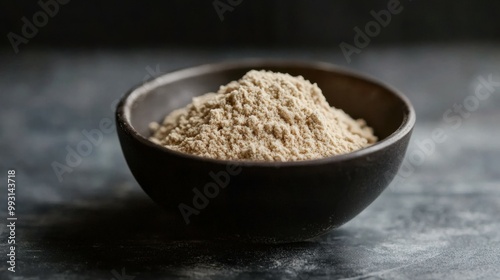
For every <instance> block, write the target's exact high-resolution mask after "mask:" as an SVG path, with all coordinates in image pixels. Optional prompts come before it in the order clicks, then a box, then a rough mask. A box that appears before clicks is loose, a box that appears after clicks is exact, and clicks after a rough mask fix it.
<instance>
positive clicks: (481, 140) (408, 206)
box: [0, 45, 500, 279]
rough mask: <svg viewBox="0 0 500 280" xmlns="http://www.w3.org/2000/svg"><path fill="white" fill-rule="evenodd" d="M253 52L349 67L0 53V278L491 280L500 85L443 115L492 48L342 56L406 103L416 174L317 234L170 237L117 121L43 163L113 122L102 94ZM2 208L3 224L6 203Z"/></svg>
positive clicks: (497, 235) (492, 55)
mask: <svg viewBox="0 0 500 280" xmlns="http://www.w3.org/2000/svg"><path fill="white" fill-rule="evenodd" d="M248 56H252V57H288V58H295V59H313V60H322V61H327V62H332V63H338V64H341V65H346V62H345V59H344V58H343V57H342V56H341V55H339V54H338V51H337V50H295V51H265V50H257V51H249V50H248V51H238V52H235V51H231V52H224V51H217V52H208V51H195V50H187V51H186V50H163V51H159V50H142V51H141V50H137V51H93V52H91V51H88V52H84V51H79V52H74V51H68V50H65V51H64V50H61V51H26V52H21V53H20V54H19V55H17V56H13V55H12V54H10V52H4V53H0V61H1V64H0V88H1V96H2V100H1V102H0V147H1V149H0V158H1V159H2V160H1V162H0V172H1V173H0V178H2V179H1V180H2V181H3V182H5V178H6V171H7V169H9V168H15V169H16V170H17V179H18V182H17V183H18V187H17V202H18V209H17V211H18V212H17V213H18V218H19V220H18V228H17V240H18V249H17V250H18V252H17V253H18V263H17V267H16V268H17V272H16V273H15V274H14V273H10V272H8V271H6V265H5V264H6V263H5V259H6V256H5V254H6V249H7V244H6V242H5V240H6V237H7V234H8V233H7V231H6V230H3V231H0V233H1V240H2V242H1V245H0V247H1V248H2V254H1V256H2V257H0V259H1V260H2V262H1V263H2V264H1V266H0V278H2V279H119V277H118V278H117V277H116V275H120V274H122V269H125V273H126V274H127V275H133V276H135V279H157V278H160V277H162V279H163V278H168V277H172V278H173V277H195V278H205V279H206V278H234V277H237V278H239V279H250V278H268V279H274V278H277V279H288V278H290V279H292V278H298V279H331V278H348V279H401V278H408V279H415V278H419V279H443V278H449V279H475V278H481V279H498V278H499V277H500V266H499V265H498V264H499V263H500V215H499V213H500V170H499V169H500V142H499V141H498V139H500V129H499V121H500V111H498V108H499V106H500V87H496V88H495V91H494V92H493V93H492V94H491V96H490V97H489V98H488V99H486V100H483V101H480V102H479V105H478V107H477V109H476V110H474V111H471V112H467V113H470V115H467V117H463V118H461V123H460V124H459V125H458V121H457V120H456V121H455V122H447V121H446V120H445V119H443V114H444V113H445V112H446V111H447V110H448V109H453V105H454V104H455V103H458V104H460V103H462V102H463V101H464V100H465V99H466V98H467V96H469V95H472V94H474V90H475V89H476V87H477V83H478V82H477V81H478V76H482V77H485V78H487V77H488V76H489V75H490V74H491V75H493V79H494V80H495V81H500V68H499V65H500V51H499V49H498V46H494V45H491V46H479V45H461V46H446V45H443V46H418V47H411V46H410V47H401V48H398V47H391V48H367V49H366V50H364V51H363V53H361V54H360V55H357V56H356V57H353V62H352V63H351V64H350V65H348V66H349V67H350V68H353V69H356V70H360V71H362V72H365V73H368V74H371V75H372V76H374V77H377V78H380V79H382V80H384V81H386V82H388V83H390V84H392V85H394V86H395V87H397V88H399V89H400V90H402V91H403V92H404V93H406V94H407V96H408V97H409V98H410V99H411V100H412V102H413V103H414V105H415V108H416V110H417V119H418V120H417V126H416V129H415V133H414V137H413V143H412V145H411V147H410V149H409V153H408V155H409V156H411V155H414V157H415V158H414V160H413V162H411V161H408V163H409V165H408V166H410V167H412V168H413V170H411V169H405V170H404V171H405V172H403V173H400V175H401V176H400V178H399V179H398V180H397V181H396V182H394V183H393V184H392V185H391V186H390V187H389V188H388V189H387V190H386V191H385V192H384V193H383V194H382V195H381V196H380V197H379V198H378V199H377V200H376V201H375V202H374V203H373V204H372V205H371V206H370V207H369V208H367V209H366V210H365V211H364V212H363V213H361V214H360V215H359V216H358V217H356V218H355V219H353V220H352V221H350V222H349V223H347V224H346V225H344V226H342V227H341V228H339V229H337V230H334V231H332V232H330V233H329V234H327V235H326V236H323V237H320V238H317V239H315V240H311V241H307V242H303V243H298V244H289V245H279V246H278V245H276V246H264V245H237V244H228V243H223V242H202V241H199V242H187V241H181V240H178V239H179V237H180V236H179V234H181V232H174V231H172V230H171V229H169V228H168V223H167V221H168V220H169V217H168V216H166V215H165V214H164V213H163V212H162V211H161V209H159V208H158V207H157V206H155V205H154V204H153V203H152V202H151V201H150V200H149V198H147V197H146V195H145V194H144V193H143V192H142V190H141V189H140V187H139V186H138V185H137V183H136V182H135V181H134V179H133V177H132V175H131V174H130V172H129V170H128V168H127V166H126V164H125V162H124V159H123V156H122V154H121V151H120V147H119V145H118V140H117V137H116V135H115V133H114V132H112V133H108V134H106V135H105V136H104V140H103V141H102V143H100V144H99V145H97V146H95V147H93V149H92V152H91V154H90V155H89V156H88V157H86V158H84V159H83V161H82V162H81V164H79V165H78V166H77V167H75V168H74V170H73V172H71V173H67V174H64V175H63V180H62V182H60V181H59V180H58V178H57V176H56V175H55V173H54V171H53V170H52V167H51V163H52V162H54V161H58V162H60V163H64V162H65V156H66V154H67V151H66V147H67V146H68V145H69V147H73V148H74V147H76V146H77V145H78V143H79V142H80V141H81V140H82V139H84V136H83V135H82V134H81V131H82V130H83V129H85V130H91V129H95V128H99V122H100V121H101V120H102V119H104V118H110V119H112V118H113V113H112V110H111V106H112V103H113V100H115V99H116V98H118V97H120V96H121V95H122V94H123V93H124V92H125V91H126V90H128V89H129V88H130V87H131V86H132V85H134V84H137V83H140V82H141V81H142V80H143V79H146V78H148V77H149V76H151V75H156V74H159V72H168V71H171V70H174V69H177V68H180V67H185V66H190V65H195V64H200V63H204V62H213V61H221V60H225V59H234V58H238V57H248ZM346 66H347V65H346ZM495 77H496V78H495ZM453 115H454V116H457V114H455V113H453ZM453 125H454V126H453ZM437 128H441V129H443V130H444V133H445V134H446V136H447V138H446V141H445V142H444V143H440V144H437V145H436V149H435V151H434V152H432V153H429V155H425V157H424V160H423V162H420V161H418V158H417V157H418V156H415V155H417V153H419V152H418V151H419V147H418V145H417V142H418V141H422V140H424V139H429V137H430V136H431V135H432V132H433V131H435V130H436V129H437ZM408 170H410V171H408ZM2 186H3V185H2ZM5 194H6V190H5V189H4V190H2V191H1V197H2V200H1V201H3V203H4V205H5V199H4V197H5V196H4V195H5ZM0 214H1V217H2V219H1V220H0V223H1V224H5V222H6V220H5V218H4V217H5V216H6V206H1V207H0ZM3 227H5V226H3ZM174 240H177V241H174ZM113 271H114V272H115V273H114V272H113ZM116 273H118V274H116ZM15 277H19V278H15ZM37 277H39V278H37Z"/></svg>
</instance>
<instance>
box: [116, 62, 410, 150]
mask: <svg viewBox="0 0 500 280" xmlns="http://www.w3.org/2000/svg"><path fill="white" fill-rule="evenodd" d="M252 69H257V70H261V69H264V70H271V71H277V72H283V73H289V74H291V75H293V76H298V75H301V76H303V77H304V78H305V79H307V80H309V81H311V82H312V83H317V84H318V86H319V87H320V88H321V89H322V91H323V94H324V95H325V97H326V99H327V101H328V102H329V103H330V105H331V106H335V107H337V108H340V109H342V110H344V111H345V112H347V113H348V114H349V115H351V116H352V117H353V118H363V119H365V120H366V121H367V123H368V125H369V126H371V127H372V128H373V129H374V131H375V135H376V136H377V137H378V138H379V141H380V140H383V139H385V138H387V137H388V136H390V135H391V134H392V133H394V132H395V131H396V130H398V128H400V127H401V126H402V125H403V124H404V122H405V119H406V118H408V116H409V111H410V108H409V105H408V104H407V103H406V101H405V99H404V97H402V96H398V95H397V94H396V93H395V92H394V91H393V90H392V89H390V88H388V87H386V86H384V85H382V84H380V83H378V82H375V81H372V80H371V79H367V78H366V77H363V76H359V75H357V74H353V73H350V72H347V71H344V70H340V69H337V68H335V67H332V66H325V65H324V64H321V63H317V64H314V63H271V62H247V63H238V64H219V65H205V66H199V67H195V68H189V69H186V70H181V71H177V72H173V73H170V74H167V75H164V76H162V77H160V78H157V79H155V80H152V81H150V82H148V83H146V84H144V85H143V86H141V87H139V88H138V89H136V90H134V91H133V92H132V93H131V95H130V96H129V97H128V98H127V100H126V103H127V104H125V105H126V106H125V108H126V109H125V112H124V113H125V118H126V119H128V121H129V122H130V124H131V126H132V127H133V128H134V129H135V130H136V131H137V132H138V133H139V135H141V136H143V137H145V138H148V137H149V136H150V131H149V129H148V125H149V123H150V122H152V121H157V122H161V121H162V120H163V118H164V117H165V115H166V114H168V113H170V112H171V111H172V110H174V109H177V108H180V107H183V106H185V105H187V104H189V103H190V102H191V99H192V98H193V97H195V96H198V95H201V94H204V93H207V92H215V91H217V90H218V89H219V86H221V85H225V84H227V83H228V82H230V81H233V80H238V79H239V78H241V77H242V76H243V75H244V74H245V73H246V72H248V71H249V70H252ZM127 105H131V106H127Z"/></svg>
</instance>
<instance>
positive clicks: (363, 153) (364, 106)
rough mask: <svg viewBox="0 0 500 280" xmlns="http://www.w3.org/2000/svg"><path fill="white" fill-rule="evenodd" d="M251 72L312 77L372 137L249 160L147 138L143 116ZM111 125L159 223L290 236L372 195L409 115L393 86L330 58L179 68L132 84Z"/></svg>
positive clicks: (233, 235) (403, 137) (206, 231)
mask: <svg viewBox="0 0 500 280" xmlns="http://www.w3.org/2000/svg"><path fill="white" fill-rule="evenodd" d="M251 69H266V70H272V71H278V72H283V73H289V74H291V75H302V76H303V77H304V78H306V79H308V80H310V81H311V82H313V83H317V84H318V86H319V87H320V88H321V89H322V90H323V94H324V95H325V96H326V99H327V100H328V102H329V103H330V105H332V106H335V107H337V108H341V109H343V110H344V111H346V112H347V113H348V114H350V115H351V116H352V117H354V118H364V119H365V120H366V121H367V123H368V124H369V125H370V126H371V127H373V128H374V131H375V134H376V135H377V136H378V137H379V141H378V142H377V143H376V144H374V145H372V146H370V147H367V148H364V149H361V150H358V151H355V152H352V153H349V154H344V155H339V156H332V157H327V158H322V159H317V160H307V161H296V162H256V161H226V160H215V159H210V158H203V157H199V156H194V155H189V154H184V153H180V152H176V151H173V150H170V149H167V148H164V147H162V146H159V145H156V144H154V143H153V142H150V141H149V140H148V137H149V136H150V131H149V129H148V124H149V123H150V122H152V121H157V122H160V121H161V120H162V119H163V117H164V116H165V115H166V114H167V113H169V112H170V111H172V110H173V109H176V108H179V107H181V106H185V105H187V104H188V103H190V101H191V98H192V97H194V96H198V95H201V94H204V93H206V92H214V91H217V89H218V88H219V86H220V85H224V84H226V83H228V82H230V81H232V80H237V79H239V78H241V77H242V76H243V75H244V74H245V73H246V72H247V71H249V70H251ZM116 122H117V127H118V136H119V139H120V143H121V146H122V150H123V153H124V155H125V158H126V160H127V163H128V165H129V167H130V170H131V171H132V173H133V175H134V176H135V178H136V179H137V181H138V182H139V184H140V185H141V186H142V188H143V189H144V191H145V192H146V193H147V194H148V195H149V196H150V197H151V198H152V199H153V200H154V201H155V202H157V203H158V204H160V205H161V206H163V207H164V208H165V209H166V210H167V211H169V212H171V213H174V215H175V217H176V219H175V221H172V223H171V224H170V225H169V226H171V227H172V228H174V227H177V228H179V227H187V228H186V229H188V230H187V231H186V232H190V233H195V236H197V237H196V238H202V239H205V238H222V239H237V240H244V241H256V242H293V241H301V240H305V239H309V238H312V237H315V236H318V235H320V234H323V233H325V232H327V231H328V230H330V229H332V228H335V227H338V226H340V225H342V224H343V223H345V222H347V221H349V220H350V219H352V218H353V217H354V216H356V215H357V214H358V213H360V212H361V211H362V210H363V209H364V208H365V207H367V206H368V205H369V204H370V203H371V202H372V201H373V200H375V198H377V196H378V195H379V194H380V193H381V192H382V191H383V190H384V189H385V188H386V187H387V185H388V184H389V183H390V182H391V180H392V179H393V178H394V175H395V174H396V172H397V171H398V169H399V167H400V165H401V162H402V160H403V158H404V155H405V152H406V148H407V146H408V142H409V140H410V136H411V132H412V129H413V126H414V123H415V113H414V110H413V108H412V105H411V104H410V102H409V101H408V99H406V98H405V97H404V96H403V95H402V94H401V93H399V92H398V91H396V90H395V89H393V88H391V87H389V86H387V85H384V84H382V83H380V82H377V81H374V80H373V79H370V78H367V77H364V76H361V75H359V74H355V73H352V72H349V71H345V70H342V69H339V68H337V67H335V66H333V65H330V64H325V63H314V62H287V61H269V60H245V61H238V62H229V63H220V64H209V65H203V66H198V67H193V68H189V69H185V70H180V71H176V72H172V73H169V74H166V75H163V76H161V77H158V78H156V79H153V80H151V81H149V82H147V83H145V84H142V85H141V86H138V87H136V88H134V89H132V90H131V91H130V92H128V93H127V94H126V95H125V96H124V97H123V98H122V100H121V102H120V103H119V104H118V107H117V110H116Z"/></svg>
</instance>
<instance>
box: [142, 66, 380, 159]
mask: <svg viewBox="0 0 500 280" xmlns="http://www.w3.org/2000/svg"><path fill="white" fill-rule="evenodd" d="M150 128H151V130H152V132H153V135H152V137H151V138H150V139H151V141H153V142H155V143H158V144H160V145H163V146H165V147H167V148H170V149H173V150H177V151H180V152H184V153H189V154H194V155H198V156H203V157H209V158H215V159H225V160H260V161H296V160H308V159H317V158H322V157H327V156H332V155H339V154H344V153H349V152H352V151H355V150H358V149H361V148H363V147H366V146H369V145H371V144H372V143H374V142H376V141H377V138H376V137H375V136H374V135H373V130H372V129H371V128H370V127H367V126H366V123H365V121H364V120H353V119H352V118H351V117H350V116H349V115H347V114H346V113H344V111H342V110H340V109H336V108H333V107H330V105H329V104H328V102H327V101H326V99H325V97H324V96H323V94H322V92H321V90H320V89H319V87H318V86H317V85H316V84H311V83H310V82H309V81H308V80H305V79H304V78H303V77H302V76H298V77H292V76H290V75H288V74H282V73H273V72H268V71H255V70H252V71H250V72H248V73H247V74H246V75H245V76H244V77H243V78H241V79H240V80H239V81H233V82H231V83H229V84H227V85H225V86H221V87H220V89H219V91H218V92H217V93H207V94H205V95H202V96H199V97H195V98H193V102H192V103H191V104H189V105H188V106H187V107H185V108H182V109H178V110H175V111H173V112H172V113H170V114H169V115H168V116H167V117H166V118H165V120H164V122H163V124H161V125H160V124H158V123H152V124H151V125H150Z"/></svg>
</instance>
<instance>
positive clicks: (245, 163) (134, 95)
mask: <svg viewBox="0 0 500 280" xmlns="http://www.w3.org/2000/svg"><path fill="white" fill-rule="evenodd" d="M266 67H304V68H311V69H316V70H323V71H328V72H335V73H337V74H341V75H345V76H349V77H352V78H355V79H360V80H363V81H365V82H368V83H372V84H374V85H376V86H378V87H381V88H384V89H385V90H387V91H388V92H389V93H390V94H392V95H394V96H395V97H397V98H398V99H399V100H401V101H402V102H403V104H404V105H405V107H406V108H405V109H406V110H405V112H404V114H405V115H404V116H403V121H402V122H401V124H400V125H399V127H398V128H397V129H396V130H395V131H394V132H392V133H391V134H390V135H389V136H387V137H386V138H384V139H383V140H381V141H377V142H375V143H374V144H373V145H371V146H368V147H365V148H362V149H359V150H356V151H353V152H350V153H346V154H341V155H333V156H328V157H324V158H318V159H309V160H298V161H279V162H275V161H251V160H222V159H214V158H208V157H202V156H198V155H192V154H188V153H183V152H179V151H175V150H172V149H169V148H167V147H164V146H161V145H159V144H156V143H154V142H152V141H151V140H149V139H147V138H146V137H144V136H142V135H141V134H140V133H139V132H137V131H136V130H135V129H134V127H133V125H132V124H131V122H130V114H131V113H130V110H131V107H132V106H133V104H135V102H136V101H137V100H140V97H141V96H144V95H147V94H148V93H150V92H152V90H153V89H155V88H157V87H160V86H162V85H165V84H168V83H170V82H173V81H176V80H181V79H185V78H189V77H195V76H199V75H203V74H208V73H211V72H221V71H227V70H232V69H240V68H252V69H258V68H261V69H265V68H266ZM228 82H229V81H228ZM115 117H116V121H117V122H118V124H119V125H118V126H119V127H120V128H122V129H124V130H125V132H127V134H129V135H131V136H132V137H133V138H135V139H136V140H137V141H139V142H140V143H141V144H144V145H146V146H149V147H151V148H154V149H158V151H159V152H164V153H168V154H173V155H175V156H177V157H182V158H185V159H188V160H196V161H201V162H206V163H212V164H224V165H236V166H242V167H249V166H254V167H255V166H257V167H290V166H303V165H319V164H325V163H331V162H340V161H345V160H350V159H354V158H360V157H365V156H367V155H369V154H372V153H374V152H377V151H380V150H383V149H385V148H387V147H388V146H391V145H393V144H394V143H396V142H398V141H399V140H400V139H401V138H403V137H404V136H406V135H407V134H408V133H410V132H411V131H412V129H413V127H414V125H415V121H416V115H415V110H414V108H413V106H412V104H411V102H410V100H409V99H408V98H407V97H406V96H405V95H404V94H402V93H401V92H400V91H399V90H397V89H396V88H394V87H393V86H390V85H388V84H386V83H384V82H381V81H379V80H378V79H375V78H373V77H371V76H369V75H366V74H361V73H358V72H355V71H352V70H348V69H346V68H344V67H340V66H338V65H335V64H331V63H327V62H318V61H304V60H283V59H263V58H258V59H240V60H231V61H225V62H218V63H208V64H202V65H198V66H193V67H187V68H182V69H180V70H174V71H172V72H169V73H166V74H164V75H161V76H158V77H153V78H150V79H149V80H147V81H145V82H142V83H140V84H139V85H136V86H134V87H132V88H131V89H130V90H129V91H127V92H126V93H125V94H124V95H123V96H122V97H121V98H120V101H119V103H118V104H117V106H116V112H115Z"/></svg>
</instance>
